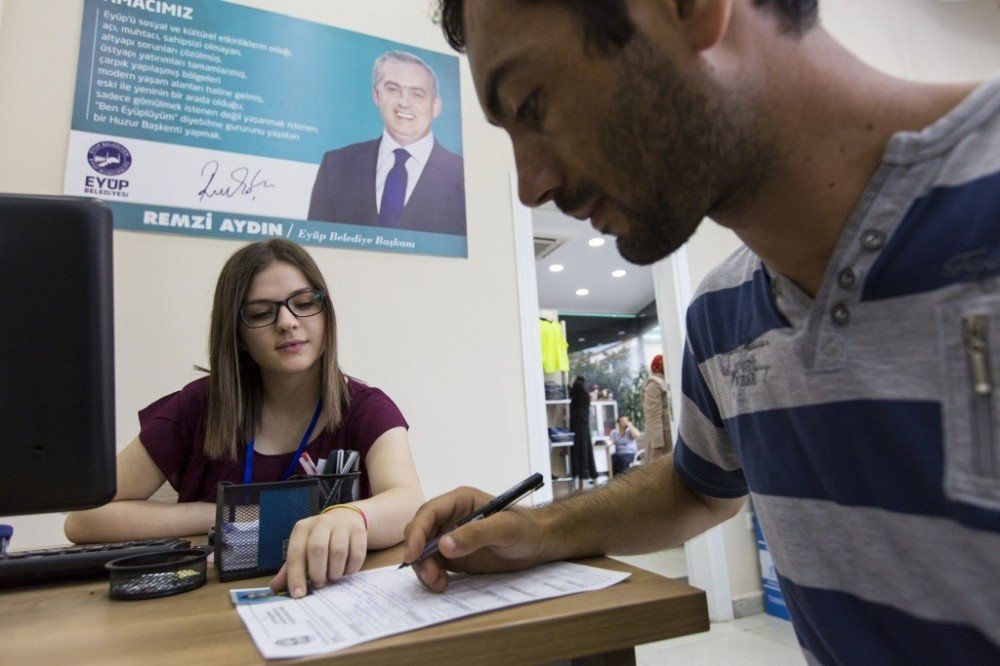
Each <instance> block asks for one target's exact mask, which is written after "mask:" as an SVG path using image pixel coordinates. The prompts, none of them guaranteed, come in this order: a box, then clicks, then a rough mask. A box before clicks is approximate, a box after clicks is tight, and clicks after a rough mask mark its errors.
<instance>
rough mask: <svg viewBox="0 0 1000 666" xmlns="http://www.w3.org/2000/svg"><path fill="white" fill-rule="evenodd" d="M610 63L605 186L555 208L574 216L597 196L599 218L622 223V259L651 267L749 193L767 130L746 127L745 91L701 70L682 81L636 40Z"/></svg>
mask: <svg viewBox="0 0 1000 666" xmlns="http://www.w3.org/2000/svg"><path fill="white" fill-rule="evenodd" d="M617 57H619V58H621V61H622V66H621V76H620V78H619V81H620V83H619V85H618V87H617V91H616V102H615V105H614V107H610V108H611V110H610V111H609V113H608V116H607V117H606V118H605V119H604V122H603V125H602V129H601V133H600V136H599V137H598V139H599V146H600V149H601V152H602V157H603V160H604V161H603V164H602V165H601V170H602V172H603V173H606V174H608V178H607V180H606V181H605V186H604V187H599V186H597V185H596V184H595V183H592V182H584V183H581V184H579V185H576V186H575V187H574V188H573V190H572V191H569V192H565V193H564V194H562V195H561V196H560V197H557V199H556V203H557V204H558V205H559V206H560V208H563V209H564V210H573V209H574V208H576V207H577V206H576V205H574V204H578V203H580V202H584V201H587V200H592V199H594V198H595V197H600V198H601V199H602V200H603V205H604V206H605V209H606V210H607V211H608V212H610V213H611V214H612V215H618V216H624V217H625V218H627V223H626V224H625V225H624V231H622V232H621V233H620V234H619V236H618V240H617V244H618V251H619V252H620V253H621V255H622V256H623V257H624V258H625V259H627V260H629V261H630V262H632V263H635V264H651V263H653V262H655V261H658V260H660V259H662V258H664V257H666V256H668V255H669V254H671V253H673V252H674V251H675V250H676V249H677V248H679V247H680V246H681V245H683V244H684V243H685V242H687V240H688V239H689V238H690V237H691V235H692V234H693V233H694V231H695V229H697V227H698V225H699V224H700V223H701V221H702V220H703V219H704V218H705V217H706V216H707V215H709V214H711V213H713V212H722V211H724V210H726V209H728V208H731V207H734V206H738V205H739V204H740V202H741V201H742V200H744V199H745V198H746V197H747V196H749V194H751V193H752V192H753V191H754V190H756V189H757V187H759V185H760V183H761V182H762V181H763V180H764V178H765V177H766V174H767V173H768V171H769V164H771V163H772V160H771V153H770V152H769V151H768V150H767V149H766V148H765V147H764V146H766V145H767V142H766V140H765V136H766V133H765V132H764V131H762V130H761V129H760V128H753V127H752V123H751V122H750V120H749V119H751V118H752V117H753V116H754V113H755V109H754V105H753V99H752V96H751V95H750V94H749V93H748V92H747V91H746V90H742V89H741V90H736V91H723V90H721V89H719V88H718V87H717V86H716V85H715V84H714V82H713V81H712V80H711V79H709V77H708V74H707V72H702V73H693V74H686V75H685V74H684V73H682V72H681V71H679V70H678V69H677V68H676V66H674V65H673V64H672V63H671V62H669V61H668V60H667V59H666V58H665V57H664V56H662V55H660V54H658V53H657V52H656V51H655V49H654V48H653V47H652V45H651V44H649V42H648V40H646V39H645V37H644V36H643V35H642V34H641V33H636V34H635V35H634V36H633V37H632V40H631V41H630V42H629V44H628V45H626V46H625V47H624V49H623V50H622V52H621V53H620V54H618V56H617ZM696 77H697V78H696ZM564 204H566V205H565V206H564Z"/></svg>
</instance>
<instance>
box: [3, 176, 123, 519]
mask: <svg viewBox="0 0 1000 666" xmlns="http://www.w3.org/2000/svg"><path fill="white" fill-rule="evenodd" d="M111 236H112V223H111V210H110V209H109V208H108V206H107V205H106V204H104V203H102V202H101V201H98V200H96V199H84V198H78V197H57V196H21V195H7V194H0V347H2V348H0V516H10V515H18V514H25V513H42V512H46V511H68V510H71V509H84V508H89V507H94V506H99V505H101V504H104V503H105V502H108V501H109V500H111V498H112V497H114V494H115V392H114V328H113V323H114V317H113V312H114V310H113V304H112V299H113V293H112V254H111Z"/></svg>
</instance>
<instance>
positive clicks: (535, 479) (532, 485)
mask: <svg viewBox="0 0 1000 666" xmlns="http://www.w3.org/2000/svg"><path fill="white" fill-rule="evenodd" d="M544 485H545V478H544V477H543V476H542V475H541V474H539V473H537V472H536V473H534V474H532V475H531V476H529V477H528V478H527V479H525V480H524V481H522V482H521V483H519V484H517V485H516V486H514V487H513V488H511V489H510V490H505V491H504V492H502V493H500V494H499V495H497V496H496V497H494V498H493V499H492V500H490V501H489V502H487V503H486V504H484V505H482V506H481V507H479V508H478V509H476V510H475V511H473V512H472V513H470V514H469V515H468V516H466V517H465V518H462V520H460V521H458V522H457V523H455V526H454V527H452V528H450V529H449V530H448V531H447V532H444V533H442V534H439V535H438V536H436V537H434V538H433V539H431V540H430V541H428V542H427V545H426V546H424V551H423V552H422V553H420V557H418V558H417V559H415V560H414V561H412V562H403V563H402V564H400V565H399V568H400V569H402V568H403V567H409V566H412V565H414V564H416V563H418V562H423V561H424V560H426V559H427V558H428V557H430V556H431V555H433V554H434V553H436V552H437V551H438V541H440V540H441V537H442V536H444V535H445V534H447V533H448V532H450V531H451V530H453V529H456V528H458V527H461V526H462V525H465V524H467V523H471V522H473V521H476V520H482V519H483V518H488V517H490V516H492V515H493V514H494V513H496V512H498V511H503V510H504V509H506V508H507V507H509V506H511V505H513V504H514V503H515V502H517V501H518V500H519V499H521V498H522V497H524V496H525V495H528V494H530V493H533V492H535V491H536V490H538V489H539V488H541V487H542V486H544Z"/></svg>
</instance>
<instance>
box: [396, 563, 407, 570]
mask: <svg viewBox="0 0 1000 666" xmlns="http://www.w3.org/2000/svg"><path fill="white" fill-rule="evenodd" d="M408 566H410V565H409V564H407V563H406V562H403V563H402V564H400V565H399V567H397V569H405V568H406V567H408Z"/></svg>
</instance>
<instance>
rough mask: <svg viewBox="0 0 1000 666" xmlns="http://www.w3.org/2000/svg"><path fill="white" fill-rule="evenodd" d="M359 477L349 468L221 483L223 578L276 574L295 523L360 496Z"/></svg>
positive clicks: (218, 547) (217, 540) (219, 563)
mask: <svg viewBox="0 0 1000 666" xmlns="http://www.w3.org/2000/svg"><path fill="white" fill-rule="evenodd" d="M359 479H360V473H359V472H351V473H348V474H324V475H320V476H302V477H293V478H291V479H289V480H288V481H277V482H274V483H248V484H232V483H226V482H222V483H220V484H219V489H218V493H217V499H216V504H215V536H214V547H215V558H214V559H215V568H216V571H217V572H218V574H219V580H221V581H230V580H239V579H242V578H255V577H257V576H265V575H268V574H273V573H276V572H277V571H278V569H280V568H281V565H282V564H284V562H285V556H286V554H287V551H288V538H289V536H290V535H291V533H292V528H293V527H295V523H297V522H298V521H300V520H302V519H303V518H308V517H310V516H315V515H316V514H317V513H319V512H320V511H321V510H323V508H325V507H327V506H329V505H331V504H344V503H347V502H353V501H354V500H356V499H358V492H359V484H360V481H359Z"/></svg>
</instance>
